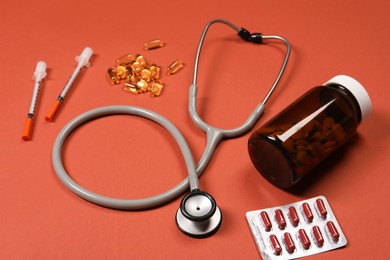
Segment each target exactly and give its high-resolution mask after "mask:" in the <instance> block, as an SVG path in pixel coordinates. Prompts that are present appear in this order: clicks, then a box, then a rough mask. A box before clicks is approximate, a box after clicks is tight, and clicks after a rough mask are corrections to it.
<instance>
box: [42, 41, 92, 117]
mask: <svg viewBox="0 0 390 260" xmlns="http://www.w3.org/2000/svg"><path fill="white" fill-rule="evenodd" d="M92 54H93V50H92V49H91V48H89V47H86V48H85V49H84V50H83V52H82V53H81V55H80V56H77V57H76V61H77V62H78V64H77V67H76V69H75V70H74V71H73V73H72V75H71V76H70V78H69V80H68V82H66V85H65V87H64V89H63V90H62V92H61V93H60V95H59V96H58V98H57V100H56V102H55V103H54V105H53V106H52V108H51V109H50V111H49V113H48V114H47V115H46V117H45V119H46V121H49V122H53V118H54V116H55V114H56V113H57V111H58V109H59V107H60V106H61V103H62V102H63V101H64V99H65V96H66V94H67V93H68V91H69V89H70V87H71V86H72V84H73V83H74V81H75V80H76V78H77V76H78V74H79V73H80V71H81V68H82V67H83V66H85V67H89V65H90V64H89V59H90V58H91V56H92Z"/></svg>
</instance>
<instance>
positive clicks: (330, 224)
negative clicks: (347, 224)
mask: <svg viewBox="0 0 390 260" xmlns="http://www.w3.org/2000/svg"><path fill="white" fill-rule="evenodd" d="M326 227H327V228H328V230H329V234H330V236H331V237H332V239H333V241H334V242H337V241H339V238H340V234H339V232H338V231H337V228H336V226H335V225H334V223H333V222H332V221H328V222H327V223H326Z"/></svg>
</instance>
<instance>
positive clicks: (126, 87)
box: [123, 83, 142, 94]
mask: <svg viewBox="0 0 390 260" xmlns="http://www.w3.org/2000/svg"><path fill="white" fill-rule="evenodd" d="M123 90H125V91H127V92H131V93H134V94H138V93H140V92H142V90H141V89H140V88H139V87H138V86H137V85H133V84H130V83H126V84H125V85H124V86H123Z"/></svg>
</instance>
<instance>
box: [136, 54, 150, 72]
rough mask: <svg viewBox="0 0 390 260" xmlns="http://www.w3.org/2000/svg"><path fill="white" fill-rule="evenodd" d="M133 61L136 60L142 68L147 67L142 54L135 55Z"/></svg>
mask: <svg viewBox="0 0 390 260" xmlns="http://www.w3.org/2000/svg"><path fill="white" fill-rule="evenodd" d="M135 62H138V63H139V64H140V65H141V66H142V68H143V69H144V68H146V67H148V63H147V62H146V60H145V58H144V56H142V55H137V57H136V58H135Z"/></svg>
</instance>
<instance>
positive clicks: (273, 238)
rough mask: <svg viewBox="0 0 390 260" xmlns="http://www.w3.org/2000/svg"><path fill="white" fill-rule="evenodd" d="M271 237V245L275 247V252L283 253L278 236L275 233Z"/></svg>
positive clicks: (276, 253) (277, 253)
mask: <svg viewBox="0 0 390 260" xmlns="http://www.w3.org/2000/svg"><path fill="white" fill-rule="evenodd" d="M269 239H270V241H271V245H272V247H273V249H274V254H275V255H280V253H282V247H281V246H280V243H279V240H278V238H277V237H276V236H275V235H270V236H269Z"/></svg>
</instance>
